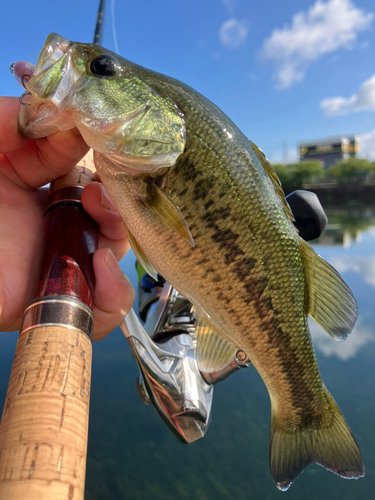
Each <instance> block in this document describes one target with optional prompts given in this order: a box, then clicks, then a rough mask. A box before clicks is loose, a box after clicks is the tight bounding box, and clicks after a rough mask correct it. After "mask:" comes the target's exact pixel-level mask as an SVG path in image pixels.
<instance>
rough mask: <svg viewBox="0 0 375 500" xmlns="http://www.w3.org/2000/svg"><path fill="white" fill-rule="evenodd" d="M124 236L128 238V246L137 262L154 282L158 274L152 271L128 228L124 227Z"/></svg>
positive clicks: (149, 263) (150, 265)
mask: <svg viewBox="0 0 375 500" xmlns="http://www.w3.org/2000/svg"><path fill="white" fill-rule="evenodd" d="M126 234H127V236H128V240H129V243H130V246H131V247H132V250H133V253H134V255H135V256H136V257H137V259H138V260H139V262H140V263H141V265H142V267H143V269H144V270H145V271H146V272H147V273H148V274H149V275H150V276H151V277H152V278H154V280H157V279H158V273H157V272H156V270H155V269H154V266H153V265H152V264H151V262H150V261H149V259H148V258H147V257H146V255H145V253H144V251H143V250H142V248H141V247H140V245H139V243H138V241H137V240H136V239H135V236H134V234H133V233H132V232H131V231H130V229H129V228H128V227H126Z"/></svg>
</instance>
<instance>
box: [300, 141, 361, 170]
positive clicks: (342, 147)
mask: <svg viewBox="0 0 375 500" xmlns="http://www.w3.org/2000/svg"><path fill="white" fill-rule="evenodd" d="M358 152H359V143H358V140H357V138H356V137H355V136H354V135H350V136H345V137H331V138H329V139H325V140H323V141H311V142H301V143H300V144H299V159H300V160H301V161H303V160H318V161H321V162H322V164H323V167H325V168H327V167H329V166H330V165H333V164H334V163H336V162H337V161H340V160H347V159H348V158H349V157H350V156H354V157H355V156H356V155H357V153H358Z"/></svg>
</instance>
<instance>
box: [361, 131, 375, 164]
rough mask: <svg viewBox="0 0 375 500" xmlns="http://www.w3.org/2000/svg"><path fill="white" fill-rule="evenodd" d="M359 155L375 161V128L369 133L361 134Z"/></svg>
mask: <svg viewBox="0 0 375 500" xmlns="http://www.w3.org/2000/svg"><path fill="white" fill-rule="evenodd" d="M357 137H358V140H359V156H361V157H362V158H367V159H368V160H371V161H375V129H374V130H373V131H372V132H369V133H367V134H359V135H358V136H357Z"/></svg>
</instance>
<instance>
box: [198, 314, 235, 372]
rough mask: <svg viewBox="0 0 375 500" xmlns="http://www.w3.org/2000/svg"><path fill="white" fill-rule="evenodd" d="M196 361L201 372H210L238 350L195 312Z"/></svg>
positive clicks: (230, 358) (224, 362)
mask: <svg viewBox="0 0 375 500" xmlns="http://www.w3.org/2000/svg"><path fill="white" fill-rule="evenodd" d="M195 328H196V330H195V331H196V336H197V363H198V368H199V370H200V371H201V372H205V373H210V372H213V371H217V370H220V369H221V368H223V367H224V366H227V365H228V363H230V361H231V360H232V358H233V356H234V355H235V354H236V352H237V351H238V347H235V346H233V345H232V344H230V343H229V342H227V341H226V340H225V339H223V337H221V336H220V335H219V334H218V333H216V332H215V330H214V329H213V328H212V327H211V326H210V325H209V324H208V323H207V322H206V321H205V320H204V319H203V318H202V317H201V316H198V315H197V314H196V327H195Z"/></svg>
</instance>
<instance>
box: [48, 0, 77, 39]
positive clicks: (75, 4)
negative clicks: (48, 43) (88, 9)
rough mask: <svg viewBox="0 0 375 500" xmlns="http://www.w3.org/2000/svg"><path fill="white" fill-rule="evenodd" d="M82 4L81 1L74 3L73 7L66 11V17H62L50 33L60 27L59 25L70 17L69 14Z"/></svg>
mask: <svg viewBox="0 0 375 500" xmlns="http://www.w3.org/2000/svg"><path fill="white" fill-rule="evenodd" d="M82 2H83V0H79V1H78V2H74V6H73V7H72V8H71V9H70V10H69V11H68V13H67V14H66V16H65V17H63V19H62V20H61V21H60V22H58V23H57V24H56V26H55V27H54V28H52V31H53V32H55V31H56V29H57V28H58V27H59V26H60V24H62V23H63V22H64V21H65V20H66V19H67V18H68V17H69V16H70V15H71V13H72V12H73V11H74V10H76V8H77V7H79V6H80V5H81V4H82Z"/></svg>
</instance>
